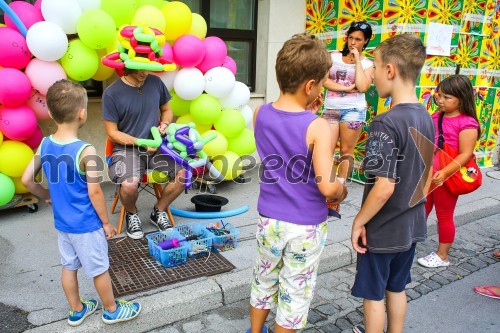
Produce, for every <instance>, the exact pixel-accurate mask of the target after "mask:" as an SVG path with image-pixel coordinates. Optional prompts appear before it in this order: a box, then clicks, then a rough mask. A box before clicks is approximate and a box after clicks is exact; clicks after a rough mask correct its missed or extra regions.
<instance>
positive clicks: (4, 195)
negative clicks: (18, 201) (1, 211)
mask: <svg viewBox="0 0 500 333" xmlns="http://www.w3.org/2000/svg"><path fill="white" fill-rule="evenodd" d="M0 189H2V190H0V206H3V205H6V204H8V203H9V201H11V200H12V198H13V197H14V194H15V191H16V186H15V185H14V182H13V181H12V179H10V177H9V176H6V175H4V174H3V173H0Z"/></svg>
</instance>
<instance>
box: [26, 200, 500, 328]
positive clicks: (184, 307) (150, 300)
mask: <svg viewBox="0 0 500 333" xmlns="http://www.w3.org/2000/svg"><path fill="white" fill-rule="evenodd" d="M498 211H500V197H489V198H484V199H480V200H477V201H474V202H471V203H470V204H468V205H462V206H457V210H456V215H455V216H456V219H455V222H456V225H457V226H461V225H464V224H467V223H469V222H472V221H474V220H477V219H480V218H485V217H488V216H491V215H494V214H496V213H498ZM436 233H437V226H436V219H435V215H431V216H430V218H429V224H428V235H429V236H431V235H434V234H436ZM355 260H356V253H355V252H354V251H352V250H351V246H350V240H345V241H342V242H340V243H332V244H328V245H327V246H326V247H325V250H324V251H323V257H322V258H321V265H320V271H319V273H320V274H323V273H327V272H330V271H333V270H335V269H338V268H342V267H345V266H347V265H350V264H352V263H354V262H355ZM252 270H253V268H245V269H242V270H239V271H236V272H231V273H227V274H221V275H218V276H215V277H208V278H205V279H198V280H195V281H194V282H193V283H190V284H184V285H182V286H180V287H177V288H175V287H174V288H173V289H168V290H163V291H161V292H157V293H154V294H150V295H146V296H140V297H138V298H136V299H134V300H135V301H139V302H141V303H142V306H143V309H142V312H141V314H140V315H139V316H138V317H137V318H136V319H135V320H134V321H133V328H132V327H131V326H127V329H132V330H133V331H140V332H144V331H148V330H152V329H155V328H158V327H162V326H165V325H168V324H171V323H173V322H177V321H179V320H183V319H187V318H189V317H191V316H195V315H198V314H201V313H203V312H205V311H208V310H213V309H216V308H218V307H222V306H224V305H228V304H231V303H235V302H238V301H241V300H245V299H248V297H249V294H250V283H251V280H252ZM193 304H196V306H193ZM97 313H98V314H99V315H93V316H91V317H89V318H88V319H87V320H86V321H85V325H82V326H80V327H76V328H72V327H69V326H68V324H67V322H66V320H60V321H57V322H53V323H50V324H47V325H42V326H38V327H36V328H34V329H31V330H28V331H27V332H33V333H39V332H47V333H48V332H102V331H106V332H122V331H123V329H124V328H125V326H124V325H127V324H116V325H106V324H104V323H103V322H102V321H101V319H100V316H101V313H100V311H98V312H97Z"/></svg>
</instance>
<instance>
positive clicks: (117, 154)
mask: <svg viewBox="0 0 500 333" xmlns="http://www.w3.org/2000/svg"><path fill="white" fill-rule="evenodd" d="M170 99H171V96H170V94H169V92H168V90H167V87H166V86H165V84H163V82H162V81H161V79H160V78H159V77H157V76H155V75H149V71H147V70H131V69H125V70H124V76H122V77H121V78H120V79H119V80H116V81H115V82H113V84H111V85H110V86H109V87H108V88H107V89H106V90H105V91H104V93H103V95H102V108H103V113H102V118H103V119H104V126H105V129H106V133H107V135H108V137H109V139H110V140H111V141H112V142H113V143H114V146H115V148H114V150H113V155H112V157H111V164H110V166H109V178H110V179H111V181H113V182H114V183H116V184H120V188H119V194H120V201H121V203H122V205H123V207H125V211H126V213H125V221H126V226H127V235H128V236H129V237H130V238H133V239H140V238H142V237H143V236H144V234H143V232H142V228H141V220H140V219H139V216H138V215H137V207H136V202H137V198H138V188H139V184H140V180H141V178H142V176H143V175H144V173H145V172H146V170H148V169H150V170H153V169H154V170H158V171H161V172H163V173H165V174H166V175H167V176H168V177H169V179H170V180H173V181H171V182H170V183H168V184H167V186H165V188H164V189H163V192H162V193H161V197H160V199H159V200H158V202H157V203H156V205H155V206H154V207H153V210H152V212H151V216H150V220H151V223H152V224H153V225H155V226H156V227H157V228H158V229H159V230H160V231H161V230H165V229H168V228H171V227H172V224H171V222H170V221H169V219H168V215H167V213H166V211H165V210H166V209H167V207H168V206H169V205H170V204H171V203H172V201H174V200H175V199H176V198H177V197H178V196H179V194H181V193H182V191H183V189H184V184H183V178H184V176H185V172H184V169H182V167H181V166H180V165H179V164H177V163H175V161H174V160H173V159H172V158H170V157H168V156H166V155H163V154H162V153H161V152H159V151H157V150H156V149H152V148H147V149H146V148H141V147H138V146H136V145H135V142H136V140H137V139H139V138H141V139H152V135H151V127H153V126H158V129H159V130H160V133H161V134H162V135H164V134H165V132H166V130H167V127H168V125H169V124H170V122H171V121H172V117H173V113H172V109H171V108H170V106H169V103H168V102H169V100H170ZM158 110H159V112H158Z"/></svg>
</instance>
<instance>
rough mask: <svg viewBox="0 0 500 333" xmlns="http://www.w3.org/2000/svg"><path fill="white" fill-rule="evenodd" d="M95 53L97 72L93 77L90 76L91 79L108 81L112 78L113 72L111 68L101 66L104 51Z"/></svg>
mask: <svg viewBox="0 0 500 333" xmlns="http://www.w3.org/2000/svg"><path fill="white" fill-rule="evenodd" d="M96 51H97V56H98V57H99V66H98V67H97V72H95V74H94V76H92V79H94V80H96V81H104V80H107V79H109V78H110V77H111V76H113V73H114V72H115V70H114V69H113V68H111V67H108V66H104V65H103V64H102V61H101V60H102V58H104V57H105V56H106V54H107V51H106V49H100V50H96Z"/></svg>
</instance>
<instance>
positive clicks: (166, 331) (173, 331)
mask: <svg viewBox="0 0 500 333" xmlns="http://www.w3.org/2000/svg"><path fill="white" fill-rule="evenodd" d="M151 333H180V331H179V330H178V329H177V328H175V327H173V326H167V327H164V328H159V329H157V330H154V331H151Z"/></svg>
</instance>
